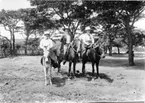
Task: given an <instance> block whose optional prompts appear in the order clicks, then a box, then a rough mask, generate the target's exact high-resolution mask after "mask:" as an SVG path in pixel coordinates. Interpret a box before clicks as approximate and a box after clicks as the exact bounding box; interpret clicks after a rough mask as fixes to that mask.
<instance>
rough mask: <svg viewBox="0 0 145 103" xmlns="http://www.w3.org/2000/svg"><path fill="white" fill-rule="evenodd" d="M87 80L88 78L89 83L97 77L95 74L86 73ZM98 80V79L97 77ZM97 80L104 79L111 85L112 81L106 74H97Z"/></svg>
mask: <svg viewBox="0 0 145 103" xmlns="http://www.w3.org/2000/svg"><path fill="white" fill-rule="evenodd" d="M86 75H88V76H87V78H88V81H90V79H92V78H94V77H97V73H94V75H93V74H92V73H91V72H87V73H86ZM97 78H98V77H97ZM99 78H101V79H105V80H106V81H108V82H109V83H112V82H113V79H112V78H110V76H108V75H107V74H105V73H100V74H99Z"/></svg>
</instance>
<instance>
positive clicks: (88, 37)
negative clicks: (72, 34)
mask: <svg viewBox="0 0 145 103" xmlns="http://www.w3.org/2000/svg"><path fill="white" fill-rule="evenodd" d="M79 39H80V40H81V41H82V42H83V43H84V44H86V45H90V44H93V43H94V38H93V36H92V35H91V34H82V35H80V36H79Z"/></svg>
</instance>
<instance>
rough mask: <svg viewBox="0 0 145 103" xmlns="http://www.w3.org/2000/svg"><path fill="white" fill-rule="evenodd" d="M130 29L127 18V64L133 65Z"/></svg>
mask: <svg viewBox="0 0 145 103" xmlns="http://www.w3.org/2000/svg"><path fill="white" fill-rule="evenodd" d="M131 30H132V29H131V28H130V26H129V19H128V20H127V22H126V33H127V34H128V61H129V65H130V66H133V65H135V64H134V54H133V39H132V35H133V34H132V31H131Z"/></svg>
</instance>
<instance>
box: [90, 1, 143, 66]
mask: <svg viewBox="0 0 145 103" xmlns="http://www.w3.org/2000/svg"><path fill="white" fill-rule="evenodd" d="M92 2H98V1H92ZM99 2H100V1H99ZM96 6H98V4H97V3H94V6H91V8H92V9H94V11H96V12H97V13H104V12H108V11H112V12H114V13H113V15H114V14H115V16H114V17H115V19H114V20H115V21H116V19H117V21H119V22H120V24H121V25H122V27H123V28H124V30H125V33H124V34H125V37H127V39H128V40H127V44H128V45H127V46H128V49H129V55H128V60H129V65H134V56H133V33H132V30H133V29H134V27H133V25H134V23H135V22H136V21H137V20H139V19H140V18H141V14H142V12H143V11H144V6H145V2H144V1H125V2H124V1H114V2H109V1H102V2H100V6H99V7H96ZM109 15H110V16H113V15H112V13H110V14H109ZM103 17H104V16H103ZM105 19H106V18H105ZM111 20H112V19H111ZM109 22H110V20H109Z"/></svg>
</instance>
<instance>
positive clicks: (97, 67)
mask: <svg viewBox="0 0 145 103" xmlns="http://www.w3.org/2000/svg"><path fill="white" fill-rule="evenodd" d="M96 71H97V78H98V77H99V61H98V62H97V63H96Z"/></svg>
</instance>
